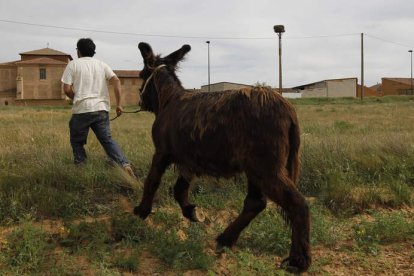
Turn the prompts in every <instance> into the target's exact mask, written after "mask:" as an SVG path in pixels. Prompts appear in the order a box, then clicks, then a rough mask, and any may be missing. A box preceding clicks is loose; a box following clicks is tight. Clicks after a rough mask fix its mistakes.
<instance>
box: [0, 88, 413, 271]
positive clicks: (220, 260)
mask: <svg viewBox="0 0 414 276" xmlns="http://www.w3.org/2000/svg"><path fill="white" fill-rule="evenodd" d="M292 102H293V104H294V106H295V108H296V110H297V112H298V115H299V119H300V122H301V132H302V134H301V135H302V151H301V152H302V173H301V178H300V183H299V189H300V190H301V191H302V192H303V193H304V194H305V195H306V197H307V199H308V202H309V204H310V207H311V215H312V230H311V241H312V248H313V265H312V266H311V268H310V270H309V272H307V274H309V275H397V274H399V275H413V274H414V208H413V205H414V123H413V122H414V97H403V96H402V97H384V98H373V99H365V100H364V101H363V102H361V101H360V100H358V99H335V100H333V99H299V100H293V101H292ZM134 108H135V107H129V108H127V109H131V110H132V109H134ZM70 115H71V111H70V107H65V108H49V107H38V108H37V107H13V106H4V107H0V274H1V275H17V274H19V275H45V274H46V275H131V274H132V275H134V274H136V275H153V274H154V273H158V274H159V275H164V274H167V275H182V274H185V275H200V274H201V275H287V273H286V272H284V271H283V270H280V269H278V268H277V265H278V264H279V263H280V261H281V260H282V259H283V258H284V257H285V256H286V255H287V254H288V250H289V242H290V230H289V228H288V227H287V226H286V225H285V224H284V222H283V219H282V218H281V216H280V215H279V213H278V208H277V206H275V205H273V204H269V205H268V208H267V209H266V210H265V211H264V212H263V213H262V214H260V215H259V216H258V217H257V218H256V219H255V220H254V221H253V222H252V224H251V225H250V226H249V227H248V228H247V229H246V230H245V231H244V232H243V233H242V235H241V237H240V239H239V241H238V243H237V246H236V247H235V248H234V250H232V251H230V250H228V251H226V252H224V253H223V254H221V255H216V254H215V253H214V248H215V242H214V239H215V237H216V236H217V235H218V234H219V233H220V232H221V231H222V230H223V229H224V228H225V227H226V226H227V224H228V223H229V222H230V221H231V220H232V219H234V218H235V217H236V216H237V214H238V212H239V211H240V210H241V208H242V204H243V200H244V196H245V193H246V192H245V190H246V180H245V177H244V176H243V175H240V176H238V177H235V178H232V179H228V180H217V179H210V178H201V179H197V180H196V181H195V182H194V184H193V186H192V187H193V189H192V192H191V198H192V201H193V202H195V203H196V204H197V205H198V206H200V207H201V208H202V210H203V211H204V213H205V214H206V220H205V222H203V223H200V224H196V223H189V222H188V221H186V220H185V219H184V218H183V217H182V216H181V212H180V209H179V207H178V205H177V204H176V203H175V201H174V200H173V198H172V196H171V193H170V191H171V187H172V185H173V184H174V182H175V178H176V177H177V174H176V172H175V170H174V168H173V167H171V168H170V169H169V170H168V171H167V172H166V174H165V175H164V177H163V179H162V184H161V186H160V189H159V191H158V194H157V197H156V202H155V206H154V213H153V214H151V215H150V217H149V218H148V219H147V220H145V221H141V220H140V219H138V218H137V217H135V216H133V215H132V214H131V211H132V208H133V207H134V206H135V204H136V203H137V202H138V201H139V200H140V197H141V192H142V182H143V181H144V179H145V176H146V173H147V172H148V169H149V165H150V160H151V157H152V153H153V145H152V141H151V134H150V132H151V125H152V122H153V120H154V117H153V115H151V114H149V113H138V114H125V115H123V116H122V117H121V118H119V119H117V120H115V121H113V122H112V123H111V127H112V134H113V136H114V138H115V139H116V140H117V141H118V143H119V144H120V145H121V148H122V149H123V150H124V152H125V154H126V155H127V157H128V158H129V159H130V161H131V162H132V163H133V164H134V166H135V170H136V175H137V177H138V180H133V179H131V178H130V177H129V176H128V175H126V174H125V173H124V172H123V171H122V170H120V169H118V168H113V167H111V166H109V165H108V163H107V162H106V157H105V154H104V152H103V150H102V148H101V147H100V145H99V144H98V142H97V140H96V138H95V137H94V135H93V133H90V136H89V139H88V144H87V152H88V156H89V161H88V164H87V165H86V166H84V167H81V168H79V167H75V166H74V165H73V164H72V153H71V148H70V144H69V133H68V121H69V118H70ZM112 115H113V116H114V114H112ZM130 187H132V188H133V189H131V188H130Z"/></svg>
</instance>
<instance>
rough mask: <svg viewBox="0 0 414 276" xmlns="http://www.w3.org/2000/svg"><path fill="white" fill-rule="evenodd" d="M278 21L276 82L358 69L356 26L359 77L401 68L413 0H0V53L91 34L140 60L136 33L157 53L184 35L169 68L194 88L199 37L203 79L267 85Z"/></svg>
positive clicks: (404, 71)
mask: <svg viewBox="0 0 414 276" xmlns="http://www.w3.org/2000/svg"><path fill="white" fill-rule="evenodd" d="M279 24H281V25H284V26H285V29H286V32H285V33H284V34H283V36H282V48H283V50H282V52H283V53H282V64H283V70H282V71H283V86H284V87H294V86H298V85H302V84H307V83H312V82H316V81H320V80H324V79H333V78H347V77H357V78H358V79H360V76H361V33H364V48H365V51H364V56H365V84H366V85H368V86H371V85H374V84H376V83H378V82H380V81H381V78H382V77H410V68H411V63H410V62H411V55H410V53H409V52H408V50H410V49H414V1H413V0H393V1H390V0H363V1H362V0H347V1H345V0H336V1H332V0H312V1H309V0H297V1H286V0H284V1H279V0H254V1H253V0H227V1H225V0H209V1H195V0H152V1H142V0H118V1H113V0H71V1H57V0H36V1H33V0H13V1H10V0H0V37H1V40H0V41H1V44H0V62H7V61H13V60H18V59H19V58H20V56H19V55H18V54H19V53H21V52H25V51H31V50H35V49H40V48H45V47H47V46H49V47H50V48H53V49H56V50H59V51H62V52H65V53H68V54H70V55H72V57H74V58H75V57H76V50H75V48H76V46H75V45H76V41H77V40H78V38H80V37H91V38H92V39H94V41H95V43H96V45H97V54H96V57H97V58H99V59H101V60H104V61H105V62H107V63H108V64H109V65H110V66H111V67H112V68H113V69H118V70H120V69H124V70H140V69H141V68H142V66H143V64H142V58H141V56H140V54H139V51H138V49H137V44H138V43H139V42H141V41H145V42H148V43H149V44H150V45H151V46H152V48H153V50H154V52H156V53H159V54H162V55H166V54H169V53H170V52H172V51H174V50H176V49H178V48H179V47H181V46H182V45H183V44H190V45H191V47H192V50H191V52H190V53H189V54H188V56H187V59H186V60H185V61H184V62H183V63H182V64H181V68H180V71H179V73H178V74H179V77H180V79H181V80H182V83H183V85H184V86H185V87H186V88H199V87H200V86H201V85H206V84H207V82H208V77H207V75H208V59H207V53H208V45H207V43H206V41H207V40H209V41H211V43H210V70H211V83H215V82H222V81H227V82H235V83H244V84H255V83H257V82H260V83H266V84H268V85H271V86H273V87H277V86H278V68H277V66H278V55H277V51H278V40H277V35H276V34H275V33H274V31H273V26H274V25H279Z"/></svg>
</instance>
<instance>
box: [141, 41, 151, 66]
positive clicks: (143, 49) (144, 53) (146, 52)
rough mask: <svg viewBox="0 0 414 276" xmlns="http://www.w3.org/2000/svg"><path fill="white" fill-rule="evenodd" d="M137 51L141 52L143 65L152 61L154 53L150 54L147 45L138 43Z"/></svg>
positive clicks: (149, 48) (149, 47)
mask: <svg viewBox="0 0 414 276" xmlns="http://www.w3.org/2000/svg"><path fill="white" fill-rule="evenodd" d="M138 49H139V50H140V51H141V55H142V58H143V59H144V62H145V63H148V62H151V61H153V60H154V53H153V52H152V48H151V46H150V45H149V44H148V43H145V42H140V43H139V44H138Z"/></svg>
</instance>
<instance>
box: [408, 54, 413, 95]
mask: <svg viewBox="0 0 414 276" xmlns="http://www.w3.org/2000/svg"><path fill="white" fill-rule="evenodd" d="M408 52H409V53H410V54H411V95H413V50H408Z"/></svg>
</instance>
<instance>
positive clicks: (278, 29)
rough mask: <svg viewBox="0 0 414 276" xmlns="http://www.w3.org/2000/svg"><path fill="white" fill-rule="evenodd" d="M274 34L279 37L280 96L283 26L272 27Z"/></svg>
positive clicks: (280, 88) (280, 86) (280, 89)
mask: <svg viewBox="0 0 414 276" xmlns="http://www.w3.org/2000/svg"><path fill="white" fill-rule="evenodd" d="M273 29H274V30H275V33H277V35H278V36H279V93H280V94H282V33H284V32H285V26H283V25H275V26H273Z"/></svg>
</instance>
